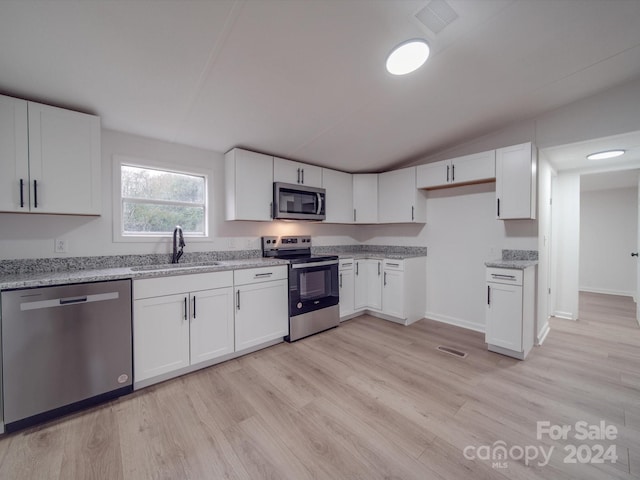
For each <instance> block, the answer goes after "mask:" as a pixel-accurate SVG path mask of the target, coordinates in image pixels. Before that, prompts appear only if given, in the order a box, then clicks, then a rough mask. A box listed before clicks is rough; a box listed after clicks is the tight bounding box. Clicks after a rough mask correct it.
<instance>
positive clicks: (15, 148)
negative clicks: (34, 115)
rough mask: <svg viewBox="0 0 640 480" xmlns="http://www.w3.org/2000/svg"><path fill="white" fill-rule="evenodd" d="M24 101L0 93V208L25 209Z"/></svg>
mask: <svg viewBox="0 0 640 480" xmlns="http://www.w3.org/2000/svg"><path fill="white" fill-rule="evenodd" d="M27 124H28V122H27V102H26V101H25V100H20V99H18V98H12V97H5V96H0V182H2V183H1V188H0V211H2V212H28V211H29V140H28V129H27Z"/></svg>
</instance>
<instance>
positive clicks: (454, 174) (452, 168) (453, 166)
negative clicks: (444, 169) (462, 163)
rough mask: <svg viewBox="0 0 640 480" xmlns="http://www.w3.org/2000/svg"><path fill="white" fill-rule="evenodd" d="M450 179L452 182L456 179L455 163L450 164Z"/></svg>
mask: <svg viewBox="0 0 640 480" xmlns="http://www.w3.org/2000/svg"><path fill="white" fill-rule="evenodd" d="M451 181H452V182H455V181H456V166H455V165H451Z"/></svg>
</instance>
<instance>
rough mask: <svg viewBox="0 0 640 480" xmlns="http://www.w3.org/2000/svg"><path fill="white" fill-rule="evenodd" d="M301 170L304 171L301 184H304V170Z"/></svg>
mask: <svg viewBox="0 0 640 480" xmlns="http://www.w3.org/2000/svg"><path fill="white" fill-rule="evenodd" d="M300 170H301V171H302V182H300V183H302V184H304V168H301V169H300Z"/></svg>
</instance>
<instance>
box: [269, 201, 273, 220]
mask: <svg viewBox="0 0 640 480" xmlns="http://www.w3.org/2000/svg"><path fill="white" fill-rule="evenodd" d="M269 218H273V202H271V203H269Z"/></svg>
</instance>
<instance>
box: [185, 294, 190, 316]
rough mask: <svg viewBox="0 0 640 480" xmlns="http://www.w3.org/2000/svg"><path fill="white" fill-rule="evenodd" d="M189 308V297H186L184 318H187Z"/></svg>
mask: <svg viewBox="0 0 640 480" xmlns="http://www.w3.org/2000/svg"><path fill="white" fill-rule="evenodd" d="M188 310H189V307H188V306H187V297H184V319H185V320H187V319H188V317H187V312H188Z"/></svg>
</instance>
